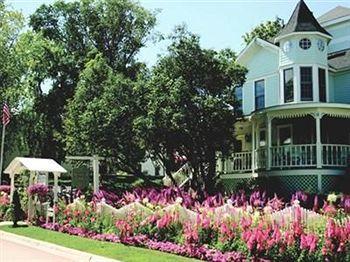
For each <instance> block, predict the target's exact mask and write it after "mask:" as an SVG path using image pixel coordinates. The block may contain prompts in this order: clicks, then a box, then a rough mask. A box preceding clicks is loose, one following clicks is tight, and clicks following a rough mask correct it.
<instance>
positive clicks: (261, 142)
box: [259, 129, 266, 147]
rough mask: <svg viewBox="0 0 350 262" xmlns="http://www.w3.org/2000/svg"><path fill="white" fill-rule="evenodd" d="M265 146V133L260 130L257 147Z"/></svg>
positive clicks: (263, 130)
mask: <svg viewBox="0 0 350 262" xmlns="http://www.w3.org/2000/svg"><path fill="white" fill-rule="evenodd" d="M264 146H266V131H265V129H262V130H260V134H259V147H264Z"/></svg>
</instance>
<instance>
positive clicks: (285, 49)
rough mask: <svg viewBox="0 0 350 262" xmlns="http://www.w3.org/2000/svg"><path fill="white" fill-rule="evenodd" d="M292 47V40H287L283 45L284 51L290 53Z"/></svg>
mask: <svg viewBox="0 0 350 262" xmlns="http://www.w3.org/2000/svg"><path fill="white" fill-rule="evenodd" d="M291 48H292V43H291V42H290V41H287V42H285V43H284V45H283V51H284V52H285V53H288V52H289V51H290V49H291Z"/></svg>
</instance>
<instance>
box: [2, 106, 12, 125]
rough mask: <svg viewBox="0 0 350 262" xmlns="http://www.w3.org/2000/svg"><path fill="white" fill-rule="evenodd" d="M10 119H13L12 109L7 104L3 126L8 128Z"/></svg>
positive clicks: (3, 115)
mask: <svg viewBox="0 0 350 262" xmlns="http://www.w3.org/2000/svg"><path fill="white" fill-rule="evenodd" d="M10 118H11V114H10V108H9V107H8V105H7V104H6V103H5V104H4V107H3V108H2V124H3V125H4V126H7V125H8V123H10Z"/></svg>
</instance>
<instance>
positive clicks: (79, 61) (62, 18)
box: [30, 0, 155, 160]
mask: <svg viewBox="0 0 350 262" xmlns="http://www.w3.org/2000/svg"><path fill="white" fill-rule="evenodd" d="M154 25H155V16H154V14H153V13H151V12H149V11H147V10H145V9H144V8H142V7H141V6H140V5H139V4H136V3H134V2H132V1H129V0H103V1H97V0H81V1H74V2H64V1H56V2H55V3H54V4H52V5H42V6H41V7H39V8H38V9H37V10H36V12H35V13H34V14H33V15H32V16H31V17H30V26H31V28H32V29H33V31H34V32H35V33H37V34H40V35H41V36H42V37H43V39H44V40H45V41H43V42H42V43H43V44H44V48H45V49H44V51H45V52H44V53H43V55H42V56H41V57H40V58H38V59H39V60H38V61H41V62H43V64H45V63H46V60H48V61H50V63H49V64H48V65H47V66H46V67H41V66H40V63H36V66H37V70H34V72H40V73H39V74H37V75H36V77H34V78H33V79H32V81H31V85H32V86H33V87H38V88H39V92H37V94H38V96H37V97H36V99H35V101H34V103H33V108H34V111H35V112H37V114H38V115H37V117H38V118H39V119H40V121H42V122H44V123H45V126H46V127H47V128H46V129H45V130H43V131H44V132H40V133H39V134H40V135H43V137H42V139H39V140H40V141H42V145H38V147H39V148H41V150H42V151H41V154H43V155H46V156H51V157H54V158H56V159H59V160H60V159H62V158H63V157H64V154H65V152H64V134H63V116H64V115H65V107H66V106H67V103H68V100H69V99H72V98H73V96H74V93H75V89H76V86H77V83H78V82H79V79H80V74H81V73H82V71H83V70H84V68H85V65H86V64H87V63H88V62H89V61H90V60H91V59H93V58H94V57H95V55H96V53H99V54H101V55H102V57H103V58H104V59H105V61H106V63H107V64H108V66H109V67H110V68H111V69H112V70H113V71H114V72H115V73H116V74H121V75H123V76H124V77H126V78H131V79H136V77H137V74H138V73H139V72H140V71H141V70H143V69H144V65H143V64H141V63H139V62H138V61H137V60H136V58H135V57H136V55H137V54H138V52H139V50H140V48H142V47H143V46H144V45H145V43H146V41H147V40H148V39H149V38H150V37H151V31H152V29H153V27H154ZM51 43H53V45H51ZM43 59H45V60H43ZM43 83H46V85H43ZM47 83H49V84H48V85H49V87H51V88H50V89H49V91H48V93H44V92H43V87H46V88H47V87H48V86H47ZM40 131H42V130H40Z"/></svg>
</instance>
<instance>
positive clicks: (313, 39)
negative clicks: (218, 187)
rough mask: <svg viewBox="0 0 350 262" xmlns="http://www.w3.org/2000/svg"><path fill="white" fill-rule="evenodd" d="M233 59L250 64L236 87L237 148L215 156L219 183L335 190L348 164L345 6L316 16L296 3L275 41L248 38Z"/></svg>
mask: <svg viewBox="0 0 350 262" xmlns="http://www.w3.org/2000/svg"><path fill="white" fill-rule="evenodd" d="M237 61H238V63H239V64H241V65H243V66H245V67H246V68H247V69H248V74H247V79H246V82H245V84H244V85H243V86H242V87H240V88H237V89H236V98H237V99H238V100H240V101H241V105H242V112H243V115H244V116H243V119H242V121H240V122H239V123H237V124H236V138H237V140H238V142H239V146H238V147H236V150H235V152H234V153H233V154H232V155H231V156H230V157H228V158H220V159H219V160H218V171H219V172H220V176H221V178H222V179H223V181H225V184H226V185H228V186H231V187H234V185H236V184H237V183H239V182H242V181H243V180H246V179H251V178H256V177H258V178H259V177H264V178H267V179H268V183H271V185H278V186H279V187H280V189H282V190H286V191H295V190H299V189H304V190H310V191H319V192H326V191H329V190H333V189H335V186H336V183H337V181H338V178H340V177H341V176H343V175H344V174H345V173H346V168H347V167H348V166H349V161H350V8H345V7H341V6H338V7H336V8H334V9H332V10H330V11H329V12H327V13H325V14H324V15H322V16H321V17H319V18H317V19H316V18H315V17H314V15H313V13H312V12H311V11H310V10H309V8H308V7H307V5H306V4H305V2H304V1H300V2H299V3H298V4H297V6H296V8H295V10H294V12H293V14H292V16H291V17H290V19H289V21H288V23H287V24H286V25H285V26H284V28H283V29H282V30H281V32H280V33H279V34H278V35H277V36H276V37H275V38H274V39H271V40H269V41H265V40H262V39H259V38H256V39H254V40H253V41H252V42H251V43H250V44H249V45H248V46H247V47H246V48H245V49H244V50H243V51H242V52H241V53H240V55H239V57H238V59H237ZM349 175H350V174H349ZM276 183H277V184H276Z"/></svg>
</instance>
